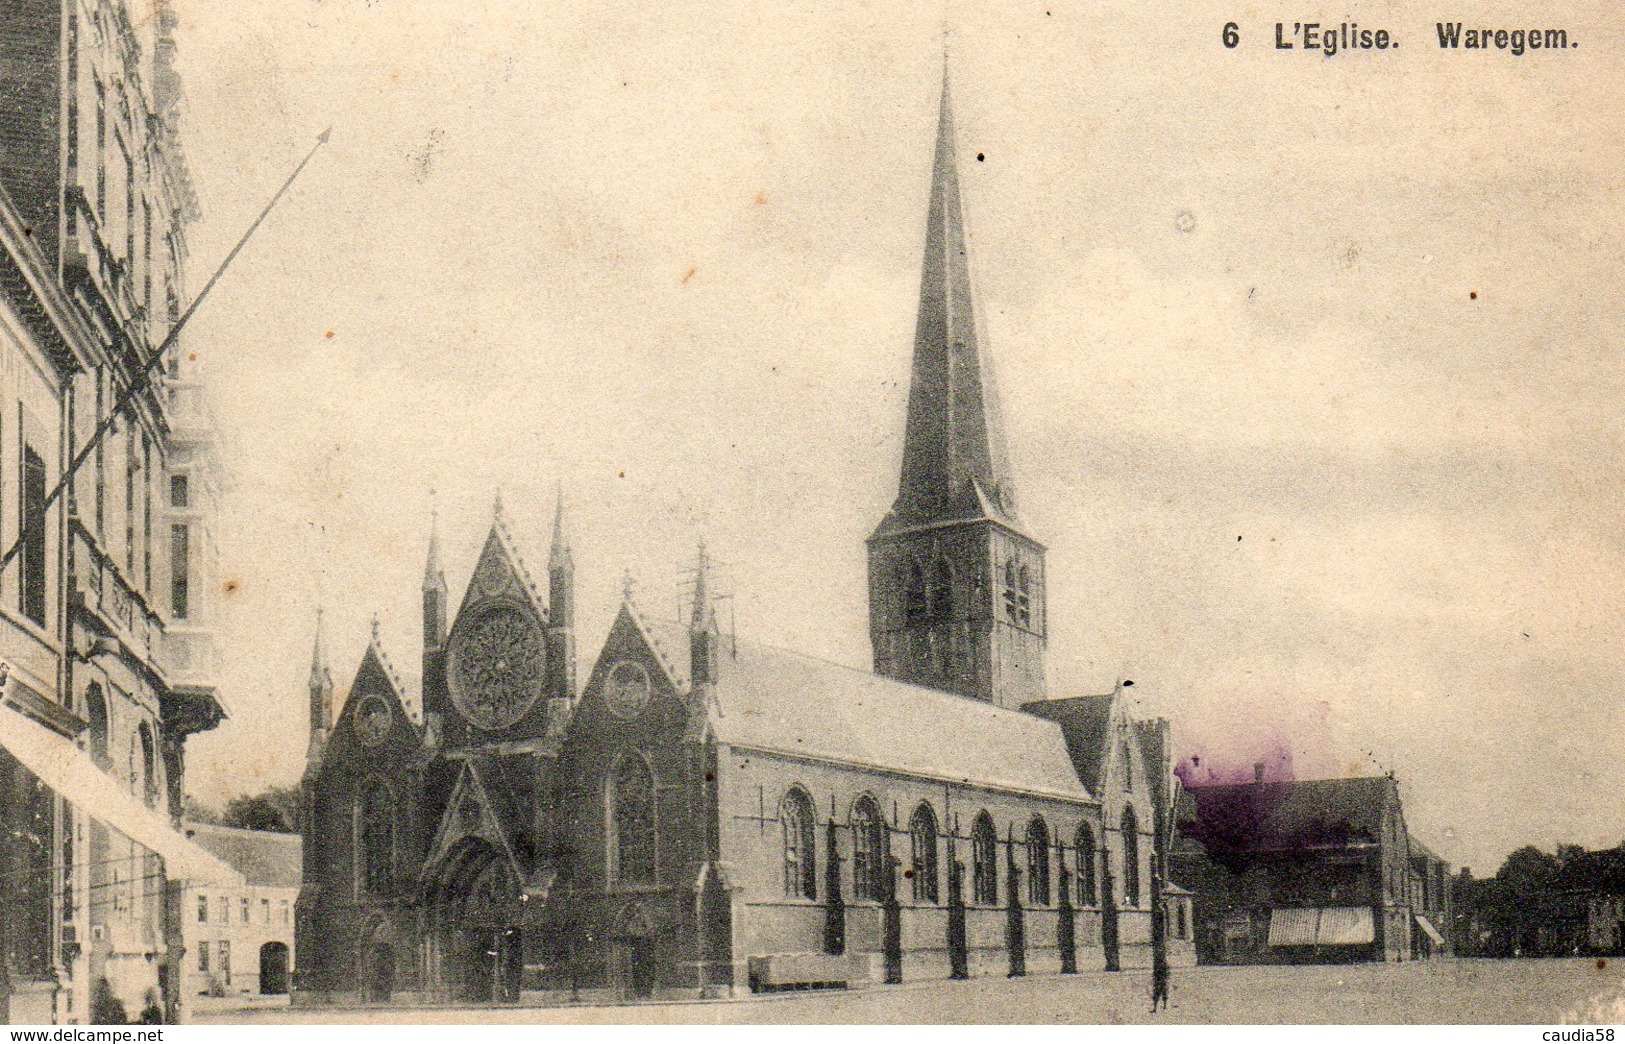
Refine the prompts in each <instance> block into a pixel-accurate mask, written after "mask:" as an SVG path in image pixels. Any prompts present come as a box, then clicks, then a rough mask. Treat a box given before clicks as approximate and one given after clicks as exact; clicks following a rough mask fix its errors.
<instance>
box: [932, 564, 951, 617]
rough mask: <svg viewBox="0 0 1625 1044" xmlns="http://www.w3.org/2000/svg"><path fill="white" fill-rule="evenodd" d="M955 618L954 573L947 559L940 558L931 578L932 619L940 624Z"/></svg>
mask: <svg viewBox="0 0 1625 1044" xmlns="http://www.w3.org/2000/svg"><path fill="white" fill-rule="evenodd" d="M953 617H954V571H953V569H952V568H950V567H949V565H948V560H947V559H946V558H939V559H937V564H936V567H935V569H934V570H933V575H932V577H931V618H932V619H933V620H937V621H939V622H940V621H945V620H952V619H953Z"/></svg>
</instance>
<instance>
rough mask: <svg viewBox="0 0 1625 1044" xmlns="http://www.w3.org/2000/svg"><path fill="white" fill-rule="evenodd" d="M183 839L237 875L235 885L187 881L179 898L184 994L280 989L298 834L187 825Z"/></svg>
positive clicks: (288, 950)
mask: <svg viewBox="0 0 1625 1044" xmlns="http://www.w3.org/2000/svg"><path fill="white" fill-rule="evenodd" d="M186 833H187V836H189V837H191V838H192V840H193V841H195V842H197V843H198V844H199V845H200V846H202V847H203V848H204V849H205V850H207V851H209V852H212V853H213V854H214V855H215V856H217V857H218V858H219V859H220V861H221V862H223V863H225V864H226V865H227V866H230V867H231V868H232V869H234V870H236V871H237V872H238V873H239V874H241V875H242V878H243V883H242V885H241V886H240V887H227V886H221V885H215V886H209V885H205V884H199V883H191V882H189V883H187V884H186V885H185V886H184V887H183V888H182V890H181V895H180V922H181V938H182V942H183V944H184V947H185V951H186V961H185V964H184V967H183V970H182V975H181V992H182V993H183V994H184V995H185V996H187V997H188V998H194V997H201V996H209V997H225V996H236V995H241V994H254V995H259V996H274V995H278V994H286V993H287V992H288V991H289V988H290V986H291V982H292V972H293V960H294V950H293V947H294V934H293V909H294V903H295V902H296V901H297V900H298V898H299V874H300V867H301V866H302V859H301V855H300V851H301V848H302V844H301V842H300V838H299V835H298V834H280V833H275V832H272V831H269V830H239V829H236V828H234V827H224V826H215V825H213V824H210V823H192V822H189V823H187V824H186Z"/></svg>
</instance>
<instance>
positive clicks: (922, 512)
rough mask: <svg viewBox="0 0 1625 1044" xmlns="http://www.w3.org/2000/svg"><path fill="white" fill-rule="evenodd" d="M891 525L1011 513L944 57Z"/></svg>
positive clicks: (1006, 517)
mask: <svg viewBox="0 0 1625 1044" xmlns="http://www.w3.org/2000/svg"><path fill="white" fill-rule="evenodd" d="M892 513H893V518H892V519H890V520H889V522H890V523H891V524H894V525H898V526H911V525H920V524H928V523H932V522H943V521H953V520H959V519H966V518H979V517H992V518H996V519H1000V520H1002V521H1009V520H1011V519H1012V518H1013V516H1014V514H1015V509H1014V496H1013V491H1012V489H1011V484H1010V475H1009V466H1008V464H1007V462H1006V458H1005V452H1004V440H1003V431H1002V428H1001V423H1000V418H999V411H998V403H997V401H996V396H995V395H994V393H993V389H992V385H991V368H990V367H989V366H988V365H987V363H986V361H985V359H984V357H983V349H982V344H981V333H980V330H979V329H978V326H977V321H976V312H975V305H974V302H973V300H972V290H971V277H970V258H969V253H968V250H967V245H966V234H965V220H964V212H963V207H962V203H961V199H960V192H959V168H958V159H957V155H956V152H955V144H954V119H953V104H952V100H951V97H950V94H949V88H948V71H947V65H946V59H945V61H944V66H943V77H942V100H941V106H940V109H939V111H938V114H937V144H936V156H935V159H934V162H933V166H932V174H931V202H930V205H929V208H928V216H927V219H926V230H925V258H924V263H923V264H922V266H921V273H920V310H919V317H918V320H917V322H916V325H915V332H914V366H913V374H912V378H911V382H910V386H909V397H908V425H907V429H906V432H905V435H904V440H903V469H902V477H901V480H900V481H899V483H898V491H897V501H896V503H895V504H894V505H893V508H892Z"/></svg>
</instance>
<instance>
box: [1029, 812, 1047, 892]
mask: <svg viewBox="0 0 1625 1044" xmlns="http://www.w3.org/2000/svg"><path fill="white" fill-rule="evenodd" d="M1027 902H1028V903H1029V904H1030V905H1032V906H1048V905H1049V827H1048V826H1047V825H1046V824H1045V823H1044V820H1043V819H1042V818H1040V817H1038V816H1034V817H1033V820H1032V822H1031V823H1028V824H1027Z"/></svg>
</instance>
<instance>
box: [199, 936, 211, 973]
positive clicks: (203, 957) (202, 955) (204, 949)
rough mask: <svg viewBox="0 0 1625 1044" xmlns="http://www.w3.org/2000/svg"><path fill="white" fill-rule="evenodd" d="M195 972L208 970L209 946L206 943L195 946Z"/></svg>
mask: <svg viewBox="0 0 1625 1044" xmlns="http://www.w3.org/2000/svg"><path fill="white" fill-rule="evenodd" d="M197 970H198V971H200V972H207V971H208V970H209V944H208V943H206V942H200V943H198V944H197Z"/></svg>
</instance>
